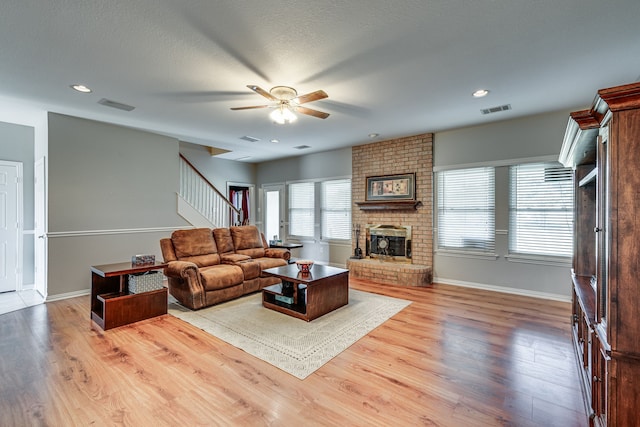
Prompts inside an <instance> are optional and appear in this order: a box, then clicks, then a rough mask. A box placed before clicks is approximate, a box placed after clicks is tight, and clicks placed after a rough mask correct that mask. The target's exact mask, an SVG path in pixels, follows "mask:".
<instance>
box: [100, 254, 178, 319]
mask: <svg viewBox="0 0 640 427" xmlns="http://www.w3.org/2000/svg"><path fill="white" fill-rule="evenodd" d="M166 266H167V264H164V263H154V264H151V265H149V264H145V265H132V264H131V263H129V262H122V263H116V264H105V265H95V266H92V267H91V320H93V321H94V322H95V323H96V324H97V325H98V326H100V327H101V328H102V329H104V330H105V331H106V330H107V329H111V328H117V327H118V326H123V325H128V324H129V323H133V322H139V321H140V320H145V319H150V318H152V317H156V316H161V315H163V314H167V301H168V296H167V288H165V287H163V288H162V289H158V290H153V291H149V292H142V293H138V294H133V293H130V292H129V291H128V289H127V284H126V281H127V278H128V276H129V274H136V273H145V272H149V271H154V270H162V269H163V268H164V267H166Z"/></svg>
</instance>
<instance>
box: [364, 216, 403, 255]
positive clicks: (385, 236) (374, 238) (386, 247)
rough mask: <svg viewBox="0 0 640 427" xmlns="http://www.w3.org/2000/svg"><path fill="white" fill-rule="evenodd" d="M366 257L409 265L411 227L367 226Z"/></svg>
mask: <svg viewBox="0 0 640 427" xmlns="http://www.w3.org/2000/svg"><path fill="white" fill-rule="evenodd" d="M366 256H367V257H368V258H372V259H379V260H381V261H395V262H405V263H411V227H410V226H400V225H383V224H368V225H367V226H366Z"/></svg>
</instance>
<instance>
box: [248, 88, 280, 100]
mask: <svg viewBox="0 0 640 427" xmlns="http://www.w3.org/2000/svg"><path fill="white" fill-rule="evenodd" d="M247 87H248V88H249V89H251V90H252V91H254V92H255V93H257V94H259V95H262V96H264V97H265V98H267V99H269V100H271V101H279V99H278V98H276V97H275V96H273V95H271V94H270V93H269V92H267V91H266V90H264V89H262V88H261V87H260V86H256V85H247Z"/></svg>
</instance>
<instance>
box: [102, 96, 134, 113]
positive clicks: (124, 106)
mask: <svg viewBox="0 0 640 427" xmlns="http://www.w3.org/2000/svg"><path fill="white" fill-rule="evenodd" d="M98 104H100V105H104V106H105V107H111V108H117V109H118V110H124V111H131V110H133V109H134V108H136V107H132V106H131V105H127V104H123V103H121V102H116V101H112V100H110V99H106V98H102V99H101V100H100V101H98Z"/></svg>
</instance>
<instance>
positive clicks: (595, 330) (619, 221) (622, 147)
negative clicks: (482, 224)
mask: <svg viewBox="0 0 640 427" xmlns="http://www.w3.org/2000/svg"><path fill="white" fill-rule="evenodd" d="M570 116H571V117H570V119H569V124H568V126H567V131H566V134H565V138H564V141H563V145H562V151H561V153H560V162H562V163H563V164H564V165H565V166H571V167H573V168H574V171H575V175H574V177H575V217H574V220H575V222H574V225H575V228H574V258H573V270H572V282H573V316H572V326H573V327H572V331H573V334H572V336H573V341H574V345H575V350H576V355H577V358H578V366H579V370H580V373H581V378H582V383H583V386H584V387H583V392H584V402H585V405H586V408H587V413H588V414H589V419H590V425H592V426H598V427H600V426H607V427H616V426H630V425H635V424H634V423H636V418H637V416H636V411H637V408H639V407H640V310H639V308H640V286H639V285H638V283H639V281H640V83H633V84H629V85H624V86H617V87H613V88H608V89H602V90H600V91H598V93H597V96H596V98H595V101H594V103H593V105H592V106H591V108H590V109H588V110H582V111H576V112H574V113H571V115H570Z"/></svg>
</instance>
